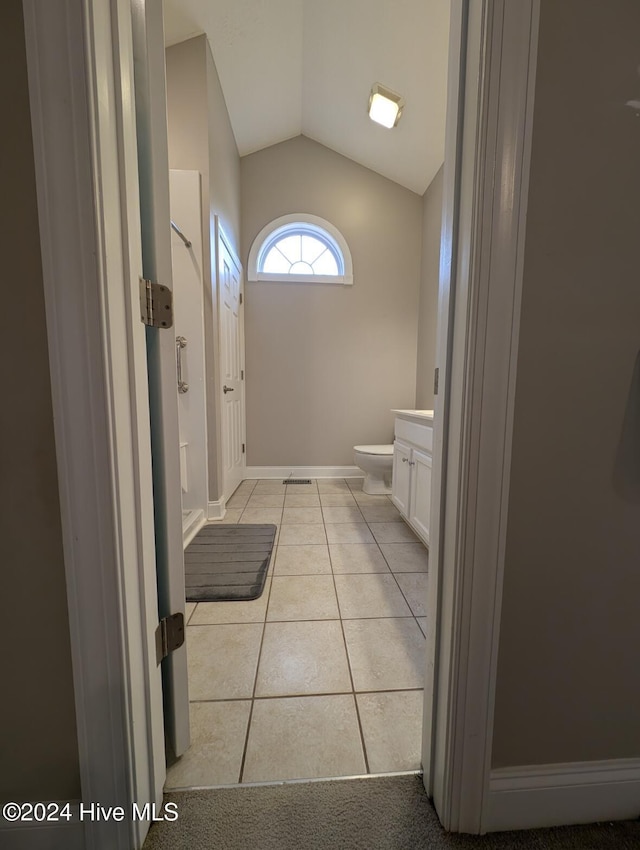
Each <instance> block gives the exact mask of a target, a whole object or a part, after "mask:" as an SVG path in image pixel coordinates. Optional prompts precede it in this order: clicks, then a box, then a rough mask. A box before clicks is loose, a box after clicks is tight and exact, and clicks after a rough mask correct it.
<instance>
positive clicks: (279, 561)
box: [273, 545, 331, 576]
mask: <svg viewBox="0 0 640 850" xmlns="http://www.w3.org/2000/svg"><path fill="white" fill-rule="evenodd" d="M330 572H331V561H330V560H329V548H328V546H326V545H315V546H279V547H278V551H277V552H276V561H275V567H274V570H273V574H274V575H276V576H299V575H314V574H317V573H330Z"/></svg>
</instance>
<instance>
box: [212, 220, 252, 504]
mask: <svg viewBox="0 0 640 850" xmlns="http://www.w3.org/2000/svg"><path fill="white" fill-rule="evenodd" d="M216 234H217V256H218V298H219V302H218V310H219V312H218V315H219V322H220V385H221V392H222V404H221V409H222V464H223V493H224V497H225V498H226V499H228V498H229V497H230V496H231V494H232V493H233V491H234V490H235V489H236V487H237V486H238V485H239V484H240V482H241V481H242V479H243V478H244V468H245V465H246V462H245V458H246V454H245V402H244V332H243V320H242V311H243V306H242V301H243V295H242V289H243V286H242V283H243V277H242V267H241V266H240V263H239V261H238V259H237V257H236V256H235V254H234V253H233V251H232V250H231V247H230V245H229V243H228V242H227V240H226V239H225V236H224V233H223V232H222V230H221V228H220V226H219V224H218V225H217V227H216Z"/></svg>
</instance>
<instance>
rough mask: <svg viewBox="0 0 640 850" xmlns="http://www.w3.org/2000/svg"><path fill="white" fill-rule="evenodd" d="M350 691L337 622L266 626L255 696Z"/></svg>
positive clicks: (348, 676)
mask: <svg viewBox="0 0 640 850" xmlns="http://www.w3.org/2000/svg"><path fill="white" fill-rule="evenodd" d="M349 691H351V677H350V675H349V666H348V664H347V653H346V649H345V645H344V638H343V636H342V627H341V625H340V621H339V620H320V621H317V620H314V621H310V622H302V623H301V622H295V623H267V626H266V628H265V633H264V640H263V643H262V652H261V654H260V664H259V666H258V678H257V680H256V697H265V696H296V695H301V694H335V693H347V692H349Z"/></svg>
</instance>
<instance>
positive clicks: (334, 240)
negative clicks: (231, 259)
mask: <svg viewBox="0 0 640 850" xmlns="http://www.w3.org/2000/svg"><path fill="white" fill-rule="evenodd" d="M291 225H302V226H304V225H309V226H310V231H312V232H313V231H314V230H315V231H318V230H320V231H322V234H321V235H322V236H323V237H324V238H325V239H326V238H327V237H328V241H329V242H330V243H331V244H332V247H333V248H334V249H335V250H336V252H337V254H338V257H339V259H340V260H342V266H343V269H344V271H343V273H342V274H338V275H323V274H322V275H321V274H280V273H278V274H274V273H268V272H261V271H258V264H259V262H260V260H261V259H262V255H263V253H264V248H265V246H266V245H268V243H270V242H271V239H272V237H273V236H274V235H275V234H276V233H277V231H279V230H282V231H283V234H284V233H285V232H286V230H287V228H288V227H289V226H291ZM291 229H292V230H293V229H294V228H293V227H292V228H291ZM268 247H269V248H270V247H271V245H268ZM247 280H250V281H254V282H256V281H257V282H263V283H312V284H315V283H332V284H339V285H343V286H351V285H353V262H352V260H351V251H350V250H349V246H348V245H347V240H346V239H345V238H344V236H343V235H342V233H340V231H339V230H338V228H337V227H334V226H333V224H331V222H330V221H327V220H326V219H324V218H320V216H317V215H310V214H309V213H290V214H289V215H282V216H280V217H279V218H274V219H273V221H270V222H269V224H267V225H265V226H264V227H263V228H262V230H261V231H260V233H258V235H257V236H256V238H255V239H254V240H253V244H252V245H251V250H250V252H249V262H248V264H247Z"/></svg>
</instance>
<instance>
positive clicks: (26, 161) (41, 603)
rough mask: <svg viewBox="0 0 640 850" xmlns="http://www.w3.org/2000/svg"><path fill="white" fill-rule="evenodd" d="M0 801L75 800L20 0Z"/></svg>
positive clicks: (7, 336)
mask: <svg viewBox="0 0 640 850" xmlns="http://www.w3.org/2000/svg"><path fill="white" fill-rule="evenodd" d="M0 54H1V55H2V57H3V62H4V66H5V68H10V69H11V73H5V74H2V75H0V102H2V104H3V109H4V110H5V114H6V115H8V116H10V120H6V121H5V122H4V123H3V128H2V133H0V185H2V204H0V250H1V251H2V257H3V261H2V279H3V282H4V283H3V306H4V309H5V317H6V321H5V322H4V323H3V330H2V350H3V352H4V356H3V357H2V359H1V360H0V363H1V370H2V387H3V403H2V405H1V406H0V470H1V472H0V476H1V479H2V488H1V494H2V495H1V496H0V540H1V541H2V554H1V555H0V563H1V568H0V599H2V632H3V635H4V639H5V646H4V648H3V652H2V699H1V700H0V728H1V729H2V737H1V740H0V764H1V765H2V771H1V772H0V800H3V801H6V800H18V801H22V800H32V801H36V800H62V799H65V798H71V799H74V798H77V797H78V796H79V794H80V776H79V767H78V744H77V738H76V722H75V710H74V698H73V681H72V676H71V650H70V645H69V624H68V612H67V597H66V588H65V575H64V563H63V557H62V532H61V526H60V506H59V503H58V480H57V469H56V456H55V445H54V436H53V414H52V408H51V385H50V377H49V360H48V351H47V336H46V327H45V316H44V294H43V288H42V266H41V260H40V240H39V233H38V218H37V206H36V189H35V175H34V165H33V148H32V141H31V124H30V116H29V102H28V91H27V70H26V58H25V47H24V30H23V21H22V3H21V2H20V0H7V2H5V3H3V4H2V5H1V6H0Z"/></svg>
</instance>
